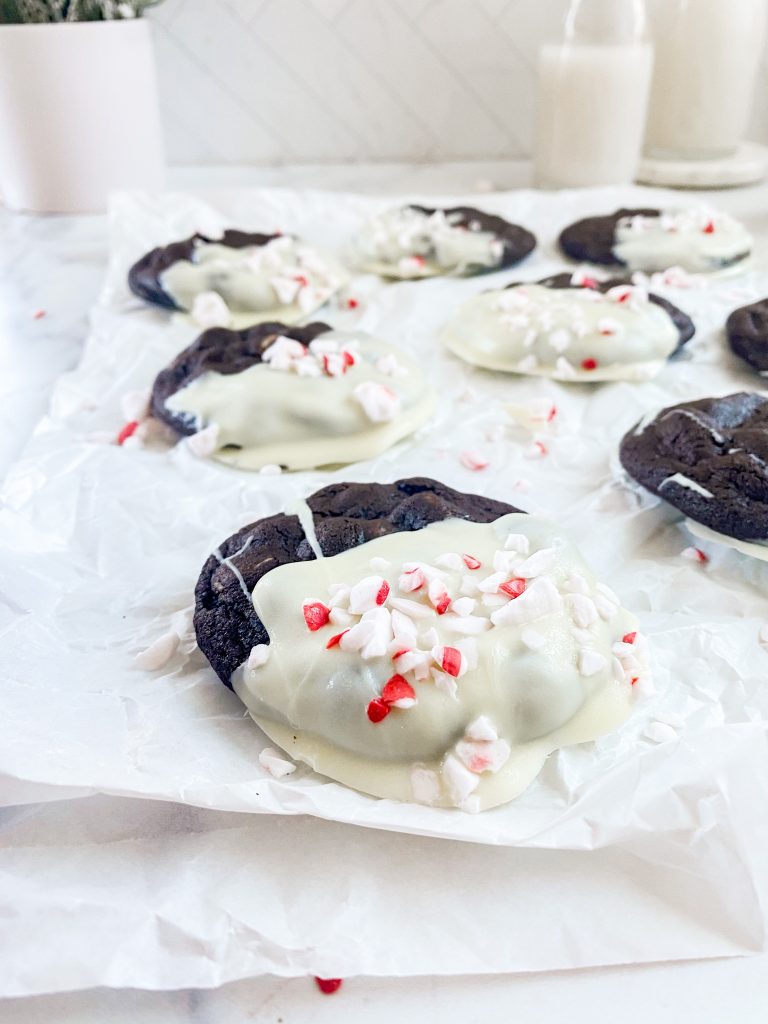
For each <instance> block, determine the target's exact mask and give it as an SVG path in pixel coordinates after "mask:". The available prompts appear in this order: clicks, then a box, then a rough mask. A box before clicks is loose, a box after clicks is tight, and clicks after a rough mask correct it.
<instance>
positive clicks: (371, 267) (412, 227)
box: [353, 205, 536, 280]
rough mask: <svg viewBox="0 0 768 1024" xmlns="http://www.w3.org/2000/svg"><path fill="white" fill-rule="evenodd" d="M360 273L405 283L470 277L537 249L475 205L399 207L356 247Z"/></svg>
mask: <svg viewBox="0 0 768 1024" xmlns="http://www.w3.org/2000/svg"><path fill="white" fill-rule="evenodd" d="M353 247H354V255H353V259H354V262H355V263H356V264H357V266H358V267H359V268H360V269H361V270H366V271H369V272H371V273H374V274H380V275H382V276H383V277H393V278H401V279H405V280H412V279H419V278H426V277H436V276H439V275H447V274H453V275H458V276H471V275H474V274H483V273H488V272H489V271H493V270H502V269H504V268H505V267H512V266H514V265H515V264H516V263H519V262H520V261H521V260H522V259H524V258H525V257H526V256H527V255H528V254H529V253H531V252H533V250H534V249H535V247H536V239H535V237H534V236H533V235H532V234H531V232H530V231H526V229H525V228H522V227H520V226H519V225H518V224H512V223H510V222H509V221H507V220H504V218H503V217H498V216H495V215H494V214H490V213H484V212H483V211H482V210H476V209H475V208H474V207H472V206H452V207H448V208H445V209H435V208H433V207H428V206H416V205H411V206H400V207H394V208H392V209H389V210H384V211H383V212H382V213H379V214H377V215H376V216H374V217H372V218H371V219H370V220H369V221H367V222H366V223H365V224H364V225H363V226H362V227H361V229H360V231H359V233H358V235H357V237H356V238H355V240H354V242H353Z"/></svg>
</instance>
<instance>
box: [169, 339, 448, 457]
mask: <svg viewBox="0 0 768 1024" xmlns="http://www.w3.org/2000/svg"><path fill="white" fill-rule="evenodd" d="M151 404H152V414H153V415H154V416H155V417H156V418H157V419H159V420H161V421H162V422H163V423H166V424H167V425H168V426H170V427H171V428H172V429H173V430H174V431H175V432H176V433H177V435H178V436H179V437H183V436H188V435H195V437H194V438H192V439H191V441H190V444H191V446H192V448H193V451H195V453H196V454H200V455H210V456H212V457H213V458H215V459H217V460H219V461H221V462H226V463H229V464H230V465H234V466H237V467H239V468H241V469H261V468H262V467H264V466H274V465H277V466H281V467H283V468H285V469H310V468H314V467H317V466H328V465H338V464H343V463H349V462H356V461H358V460H360V459H366V458H371V457H373V456H374V455H378V454H380V453H381V452H382V451H384V450H386V449H387V448H390V447H391V446H392V445H394V444H396V443H397V442H398V441H400V440H402V439H403V438H404V437H407V436H408V435H409V434H411V433H413V431H414V430H416V429H417V428H418V427H420V426H421V425H422V424H423V423H424V422H426V420H428V419H429V417H430V416H431V415H432V412H433V410H434V407H435V395H434V392H433V390H432V388H431V386H430V385H429V384H428V382H427V380H426V377H425V375H424V373H423V371H422V369H421V367H420V366H419V365H418V363H416V362H415V360H413V359H412V358H411V357H410V356H409V355H408V354H406V353H405V352H402V351H401V350H400V349H397V348H396V347H395V346H393V345H390V344H388V343H387V342H384V341H380V340H379V339H378V338H373V337H371V336H370V335H367V334H364V333H363V332H356V333H351V332H342V331H335V330H333V328H331V327H329V326H328V325H327V324H324V323H313V324H309V325H308V326H306V327H290V326H288V325H286V324H282V323H276V322H270V323H264V324H259V325H257V326H255V327H251V328H248V329H247V330H242V331H230V330H227V329H225V328H212V329H211V330H208V331H205V332H203V334H201V335H200V337H199V338H198V339H197V340H196V341H195V342H194V343H193V344H192V345H190V346H189V348H187V349H185V350H184V351H183V352H181V353H180V354H179V355H178V356H177V357H176V358H175V359H174V361H173V362H172V363H171V364H170V366H168V367H167V368H166V369H165V370H163V371H162V372H161V373H160V374H159V375H158V377H157V379H156V380H155V383H154V386H153V389H152V403H151Z"/></svg>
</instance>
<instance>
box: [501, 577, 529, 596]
mask: <svg viewBox="0 0 768 1024" xmlns="http://www.w3.org/2000/svg"><path fill="white" fill-rule="evenodd" d="M525 586H526V584H525V580H523V579H511V580H507V581H506V583H502V584H501V586H500V587H499V590H500V591H501V593H502V594H506V595H507V596H508V597H510V598H511V599H512V600H514V599H515V598H516V597H520V595H521V594H522V593H523V591H524V590H525Z"/></svg>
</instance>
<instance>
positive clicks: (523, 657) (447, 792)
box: [232, 513, 645, 810]
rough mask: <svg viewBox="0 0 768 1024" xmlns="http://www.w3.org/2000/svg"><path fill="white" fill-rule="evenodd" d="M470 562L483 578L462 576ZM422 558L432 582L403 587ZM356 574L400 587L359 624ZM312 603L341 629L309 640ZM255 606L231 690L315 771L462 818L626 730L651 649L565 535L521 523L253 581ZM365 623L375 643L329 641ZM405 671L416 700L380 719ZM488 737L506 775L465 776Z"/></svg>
mask: <svg viewBox="0 0 768 1024" xmlns="http://www.w3.org/2000/svg"><path fill="white" fill-rule="evenodd" d="M505 545H506V546H505ZM463 554H469V555H471V556H472V557H474V558H476V559H477V560H478V561H479V562H480V563H481V564H480V566H479V567H478V568H476V569H470V568H468V566H467V564H466V563H465V562H464V560H463V558H462V555H463ZM416 563H418V564H419V565H420V566H424V567H426V568H425V569H424V571H425V572H426V574H427V577H429V580H430V582H431V585H432V586H431V587H428V586H427V584H425V585H424V586H422V587H420V588H419V589H417V590H415V591H411V590H403V588H402V585H401V583H402V582H403V581H407V580H409V579H410V578H411V577H410V575H407V570H408V567H409V566H412V565H414V564H416ZM473 564H474V563H473ZM459 565H460V566H461V568H459V567H458V566H459ZM404 566H405V570H406V575H403V572H404V568H403V567H404ZM499 567H501V568H500V569H499ZM500 572H501V577H500V578H501V580H505V579H507V578H517V579H518V581H519V580H520V579H524V580H525V591H524V592H523V593H522V595H521V596H518V597H516V598H509V597H507V596H506V595H505V594H504V593H502V592H499V591H498V589H497V587H498V584H499V573H500ZM401 576H402V580H401ZM361 580H364V581H366V582H365V584H363V586H365V585H367V584H369V583H370V584H371V585H372V586H373V587H374V590H376V589H377V588H380V587H382V586H384V585H386V586H388V588H389V589H388V593H386V587H385V588H384V590H382V591H381V593H380V595H379V596H381V594H385V599H384V600H383V602H382V603H381V604H378V605H376V607H375V608H372V609H371V610H370V611H368V612H363V613H362V615H361V614H360V613H359V612H358V613H356V614H352V612H351V611H350V609H353V608H354V600H353V598H352V597H350V595H349V594H348V593H347V591H346V590H344V588H343V586H341V587H340V586H338V585H340V584H342V585H343V584H345V585H346V586H347V587H349V586H353V585H354V584H356V583H358V582H359V581H361ZM405 585H406V586H409V585H410V584H408V583H407V582H406V584H405ZM433 587H436V588H437V590H434V591H433V589H432V588H433ZM478 588H480V589H478ZM441 589H444V590H445V591H447V593H448V595H449V596H450V598H451V599H452V604H451V605H450V606H449V608H448V610H447V611H445V612H444V614H442V615H440V614H438V613H437V611H436V608H435V606H434V603H433V601H434V599H435V598H436V596H437V593H438V591H440V590H441ZM354 593H355V592H353V594H354ZM430 594H431V596H430ZM329 595H333V596H329ZM307 601H310V602H314V601H319V602H321V603H324V604H326V605H330V604H333V603H334V602H335V606H334V608H333V610H332V611H331V613H330V614H331V617H332V620H335V621H330V622H328V623H327V624H325V625H321V626H320V627H319V628H317V629H315V630H310V629H309V628H308V626H307V624H306V623H305V619H304V612H303V604H304V603H305V602H307ZM408 602H412V603H413V604H412V605H409V604H408ZM472 602H474V605H473V604H472ZM253 604H254V608H255V609H256V612H257V614H258V615H259V617H260V619H261V620H262V622H263V623H264V625H265V627H266V629H267V632H268V633H269V637H270V644H269V646H268V649H254V650H255V651H257V654H258V656H257V657H254V658H252V659H251V665H252V666H253V667H249V664H248V663H246V664H244V665H242V666H241V667H240V668H239V669H237V671H236V672H235V673H234V674H233V678H232V684H233V687H234V689H235V691H236V692H237V694H238V695H239V696H240V698H241V699H242V700H243V702H244V703H245V704H246V706H247V708H248V710H249V712H250V714H251V715H252V717H253V718H254V720H255V721H256V722H257V723H258V724H259V725H260V726H261V728H262V729H263V730H264V732H265V733H266V734H267V735H268V736H269V737H270V739H271V740H273V741H274V742H275V743H277V744H278V745H279V746H280V747H282V749H283V750H285V751H286V752H287V753H289V754H290V755H291V756H292V757H294V758H298V759H299V760H301V761H304V762H305V763H307V764H309V765H310V766H311V767H312V768H314V769H316V770H317V771H318V772H321V773H322V774H324V775H327V776H329V777H330V778H332V779H336V780H338V781H339V782H342V783H344V784H346V785H348V786H351V787H353V788H355V789H359V790H362V791H363V792H366V793H370V794H373V795H375V796H380V797H387V798H392V799H397V800H416V801H422V802H429V803H433V804H435V805H437V806H456V805H460V806H462V807H464V808H465V809H467V810H480V809H484V808H488V807H493V806H495V805H497V804H500V803H504V802H506V801H508V800H511V799H512V798H513V797H515V796H517V795H518V794H519V793H520V792H522V791H523V790H524V789H525V788H526V787H527V786H528V784H529V783H530V782H531V780H532V779H533V778H534V776H535V775H536V774H537V773H538V771H539V770H540V768H541V766H542V764H543V763H544V760H545V758H546V757H547V755H548V754H549V753H550V752H551V751H552V750H555V749H557V748H558V747H561V746H567V745H569V744H573V743H581V742H585V741H587V740H592V739H595V738H596V737H598V736H600V735H602V734H604V733H606V732H608V731H610V730H611V729H614V728H616V727H617V726H618V725H619V724H621V722H623V721H624V720H625V719H626V717H627V716H628V715H629V712H630V708H631V703H632V685H631V682H632V680H633V679H636V678H637V677H639V676H640V675H641V674H642V673H643V672H644V671H645V663H644V657H643V652H644V644H643V641H642V639H641V638H640V637H634V636H633V637H632V639H631V641H630V642H624V640H623V638H624V637H625V635H627V634H633V633H634V629H635V626H634V622H633V619H632V617H631V616H630V615H629V614H628V613H627V612H626V611H624V610H623V609H622V608H620V607H619V605H618V599H617V598H616V597H615V596H614V595H612V594H611V592H610V591H609V590H608V589H607V588H604V587H602V586H601V585H600V584H597V583H596V582H595V580H594V577H593V576H592V574H591V573H590V571H589V569H588V568H587V567H586V565H585V564H584V562H583V561H582V559H581V557H580V556H579V554H578V552H577V551H576V549H575V548H574V547H573V545H572V544H571V543H570V541H568V540H567V539H566V538H565V537H563V536H562V535H561V534H559V533H558V532H557V531H556V530H555V529H554V527H552V526H551V525H549V524H548V523H546V522H545V521H543V520H540V519H536V518H534V517H533V516H528V515H524V514H522V513H518V514H511V515H507V516H504V517H503V518H501V519H499V520H497V521H496V522H495V523H493V524H477V523H469V522H464V521H462V520H455V519H454V520H448V521H444V522H440V523H436V524H433V525H431V526H428V527H426V528H425V529H423V530H419V531H416V532H408V533H396V534H391V535H388V536H386V537H382V538H378V539H376V540H373V541H369V542H368V543H366V544H364V545H362V546H360V547H357V548H353V549H352V550H349V551H346V552H343V553H342V554H339V555H335V556H333V557H331V558H323V559H318V560H315V561H310V562H299V563H292V564H289V565H284V566H280V567H279V568H277V569H274V570H272V571H271V572H269V573H267V574H266V575H265V576H264V577H262V579H261V580H259V582H258V583H257V585H256V588H255V590H254V592H253ZM414 606H415V607H414ZM415 608H416V609H420V610H418V611H416V610H415ZM403 609H405V610H403ZM458 611H461V612H462V614H458V613H457V612H458ZM366 615H367V616H368V620H369V621H370V622H372V623H375V625H374V626H373V629H372V632H371V631H369V632H370V639H369V640H368V641H367V644H366V646H364V647H362V649H361V648H360V647H359V643H355V644H354V645H352V647H351V648H350V649H345V643H346V641H345V638H344V637H342V639H341V641H340V642H337V643H334V644H332V646H331V647H330V648H328V647H327V645H328V641H329V640H331V639H332V638H333V637H335V636H338V634H339V633H340V632H343V631H344V630H350V634H351V630H352V628H353V627H356V626H359V624H360V623H361V622H363V620H364V619H365V617H366ZM408 622H410V623H411V624H412V625H411V626H409V625H408ZM468 623H469V625H467V624H468ZM351 635H352V636H354V634H351ZM347 639H349V638H347ZM383 645H385V646H386V649H384V646H383ZM353 648H354V649H353ZM446 648H449V649H451V650H452V651H454V652H455V651H457V650H458V651H460V653H461V657H462V659H463V660H462V666H463V667H462V670H461V672H460V674H459V675H458V677H456V676H455V675H452V674H450V672H449V671H448V670H447V669H446V670H445V671H443V670H442V668H441V666H445V665H446V664H447V662H444V661H443V660H442V659H443V658H444V657H445V654H444V651H445V649H446ZM403 649H407V650H408V654H407V655H405V656H404V655H403V654H401V653H399V652H401V651H402V650H403ZM430 652H431V653H430ZM393 657H394V660H393ZM408 658H412V659H414V662H416V661H418V662H419V664H425V665H427V668H426V669H425V670H424V671H420V670H419V668H417V667H413V666H412V664H411V662H410V661H408ZM265 659H266V660H265ZM435 659H441V660H440V663H439V664H438V661H436V660H435ZM262 662H263V663H262ZM454 671H455V670H454ZM396 672H397V673H400V674H401V675H402V676H403V677H404V679H405V680H407V682H408V683H409V684H410V685H411V687H412V690H413V696H414V698H415V700H416V703H415V704H414V705H413V706H407V705H408V703H409V702H408V701H405V705H406V706H403V707H400V706H392V707H391V708H390V709H389V711H388V713H386V717H384V718H383V720H380V721H377V722H374V721H371V720H370V719H369V717H368V713H367V709H368V707H369V704H370V702H371V701H375V700H376V699H377V698H379V697H380V695H381V694H382V691H383V689H384V686H385V683H386V682H387V680H388V679H390V678H391V677H392V676H393V674H395V673H396ZM425 676H426V677H425ZM411 703H412V702H411ZM478 736H480V737H481V739H487V740H488V741H489V742H490V743H491V747H489V748H488V749H493V750H494V751H495V754H494V756H495V757H496V758H497V759H498V761H499V762H500V763H499V764H497V765H495V770H483V771H470V770H469V769H467V768H466V765H465V764H464V762H462V760H461V758H462V757H463V758H466V756H467V753H466V752H467V749H468V747H467V744H469V747H470V748H472V749H474V748H473V747H472V744H473V743H475V744H476V741H477V737H478ZM468 737H469V740H468ZM472 737H474V739H473V738H472ZM482 747H483V743H480V748H482ZM478 749H479V748H478Z"/></svg>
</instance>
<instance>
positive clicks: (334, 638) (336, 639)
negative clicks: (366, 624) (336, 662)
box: [325, 629, 348, 651]
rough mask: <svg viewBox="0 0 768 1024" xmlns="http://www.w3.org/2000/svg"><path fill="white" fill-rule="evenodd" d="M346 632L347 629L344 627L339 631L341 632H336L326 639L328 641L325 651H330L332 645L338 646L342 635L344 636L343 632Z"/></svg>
mask: <svg viewBox="0 0 768 1024" xmlns="http://www.w3.org/2000/svg"><path fill="white" fill-rule="evenodd" d="M347 632H348V630H346V629H344V630H342V632H341V633H336V634H334V635H333V636H332V637H331V639H330V640H329V641H328V643H327V644H326V645H325V649H326V651H330V649H331V648H332V647H338V646H339V644H340V643H341V638H342V637H343V636H344V634H345V633H347Z"/></svg>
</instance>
